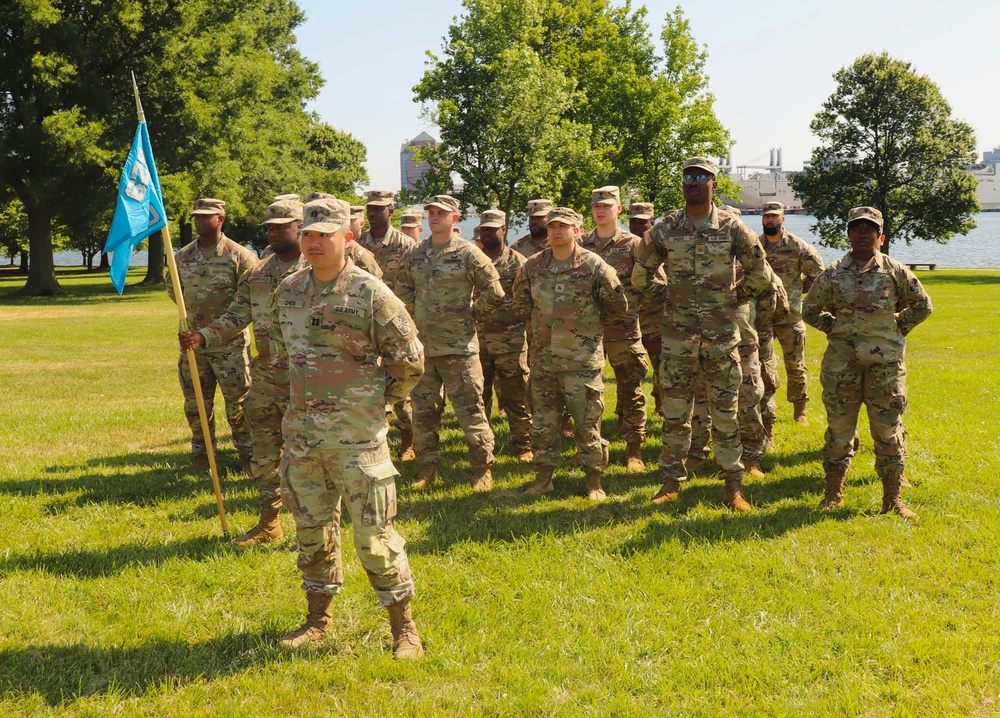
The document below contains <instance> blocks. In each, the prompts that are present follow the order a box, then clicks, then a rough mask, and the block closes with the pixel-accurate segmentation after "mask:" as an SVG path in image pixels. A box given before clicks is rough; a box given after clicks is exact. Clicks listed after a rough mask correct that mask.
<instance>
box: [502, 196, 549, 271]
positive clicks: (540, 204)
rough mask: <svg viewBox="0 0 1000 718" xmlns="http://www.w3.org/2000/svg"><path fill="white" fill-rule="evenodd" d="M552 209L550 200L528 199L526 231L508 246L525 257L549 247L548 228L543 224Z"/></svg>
mask: <svg viewBox="0 0 1000 718" xmlns="http://www.w3.org/2000/svg"><path fill="white" fill-rule="evenodd" d="M551 210H552V200H550V199H532V200H529V201H528V233H527V234H526V235H524V236H523V237H518V238H517V239H516V240H514V243H513V244H511V245H510V248H511V249H513V250H514V251H515V252H517V253H518V254H520V255H521V256H522V257H524V258H525V259H527V258H528V257H530V256H531V255H533V254H537V253H538V252H541V251H542V250H543V249H548V247H549V239H548V236H549V230H548V226H547V225H546V224H545V223H546V221H548V217H549V212H550V211H551Z"/></svg>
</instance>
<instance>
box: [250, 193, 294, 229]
mask: <svg viewBox="0 0 1000 718" xmlns="http://www.w3.org/2000/svg"><path fill="white" fill-rule="evenodd" d="M293 196H295V197H297V195H293ZM297 219H302V203H301V202H299V200H298V199H280V200H277V201H276V202H272V203H271V204H269V205H268V206H267V219H265V220H264V221H263V222H261V223H260V224H261V226H262V227H263V226H264V225H265V224H288V223H289V222H294V221H295V220H297Z"/></svg>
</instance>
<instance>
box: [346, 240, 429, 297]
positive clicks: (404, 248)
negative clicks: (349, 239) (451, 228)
mask: <svg viewBox="0 0 1000 718" xmlns="http://www.w3.org/2000/svg"><path fill="white" fill-rule="evenodd" d="M355 241H356V242H357V243H358V244H359V245H361V246H362V247H364V248H365V249H367V250H368V251H369V252H371V253H372V254H373V255H374V256H375V261H376V262H378V266H379V267H381V268H382V281H383V282H385V283H386V285H388V287H389V289H391V290H393V291H396V277H397V276H398V274H399V269H400V267H402V266H403V262H404V261H405V260H406V258H407V257H408V256H409V254H410V252H412V251H413V250H414V249H416V248H417V243H416V241H415V240H413V239H411V238H409V237H407V236H406V235H405V234H403V233H402V232H400V231H399V230H398V229H396V228H395V227H389V229H388V230H387V231H386V233H385V236H384V237H382V238H381V239H376V238H375V237H373V236H372V233H371V231H368V232H365V233H364V234H362V235H361V236H360V237H358V238H357V239H356V240H355Z"/></svg>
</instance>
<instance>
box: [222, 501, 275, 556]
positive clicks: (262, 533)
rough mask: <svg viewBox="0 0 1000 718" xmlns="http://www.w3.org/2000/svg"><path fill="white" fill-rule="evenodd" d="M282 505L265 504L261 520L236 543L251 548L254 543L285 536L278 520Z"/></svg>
mask: <svg viewBox="0 0 1000 718" xmlns="http://www.w3.org/2000/svg"><path fill="white" fill-rule="evenodd" d="M280 508H281V507H280V506H263V507H262V508H261V510H260V520H258V521H257V525H256V526H254V527H253V528H252V529H250V530H249V531H247V532H246V533H245V534H243V535H242V536H240V537H239V538H237V539H236V540H235V541H234V542H233V543H235V544H236V545H237V546H239V547H240V548H249V547H250V546H253V545H254V544H259V543H269V542H271V541H275V540H277V539H280V538H282V537H284V535H285V534H284V533H283V532H282V531H281V523H280V522H279V521H278V511H279V510H280Z"/></svg>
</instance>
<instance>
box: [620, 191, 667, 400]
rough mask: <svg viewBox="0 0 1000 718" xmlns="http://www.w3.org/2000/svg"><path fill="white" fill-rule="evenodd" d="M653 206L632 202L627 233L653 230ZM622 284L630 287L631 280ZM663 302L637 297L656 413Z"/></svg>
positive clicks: (654, 298) (638, 234) (659, 398)
mask: <svg viewBox="0 0 1000 718" xmlns="http://www.w3.org/2000/svg"><path fill="white" fill-rule="evenodd" d="M654 216H655V215H654V214H653V205H652V204H650V203H649V202H633V203H632V204H630V205H629V208H628V231H629V232H631V233H632V234H634V235H635V236H636V237H642V236H644V235H645V234H646V232H648V231H649V230H651V229H652V228H653V217H654ZM623 283H624V284H627V285H628V286H632V281H631V278H629V280H628V281H624V280H623ZM662 315H663V302H662V301H660V299H659V298H657V297H653V298H649V297H644V296H642V295H639V332H640V333H641V334H642V346H643V347H644V348H645V349H646V354H647V355H648V356H649V365H650V366H651V367H653V400H654V401H655V402H656V413H657V414H659V413H660V409H661V403H662V397H661V396H660V353H661V352H662V351H663V342H662V341H661V339H660V326H661V325H662V324H663V317H662Z"/></svg>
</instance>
